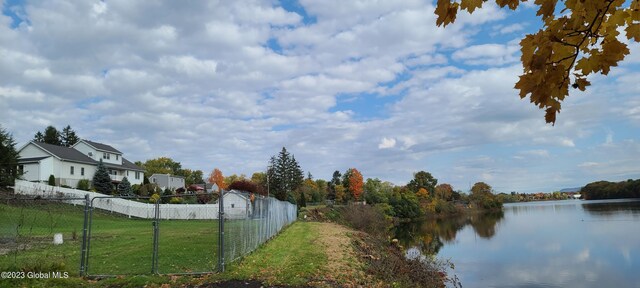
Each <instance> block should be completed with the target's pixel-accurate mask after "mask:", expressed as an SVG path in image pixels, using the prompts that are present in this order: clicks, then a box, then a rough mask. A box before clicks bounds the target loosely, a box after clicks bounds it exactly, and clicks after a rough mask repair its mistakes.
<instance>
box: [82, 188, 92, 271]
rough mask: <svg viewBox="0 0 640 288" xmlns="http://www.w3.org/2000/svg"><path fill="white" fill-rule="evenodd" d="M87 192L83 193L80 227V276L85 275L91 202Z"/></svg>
mask: <svg viewBox="0 0 640 288" xmlns="http://www.w3.org/2000/svg"><path fill="white" fill-rule="evenodd" d="M90 201H91V200H90V199H89V194H84V222H83V228H82V248H81V253H80V276H85V273H86V263H87V262H86V261H87V260H86V259H87V258H88V257H89V255H87V236H88V235H87V232H88V228H89V205H90V204H91V202H90Z"/></svg>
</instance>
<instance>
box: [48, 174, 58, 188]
mask: <svg viewBox="0 0 640 288" xmlns="http://www.w3.org/2000/svg"><path fill="white" fill-rule="evenodd" d="M47 184H49V186H56V176H53V175H49V181H48V182H47Z"/></svg>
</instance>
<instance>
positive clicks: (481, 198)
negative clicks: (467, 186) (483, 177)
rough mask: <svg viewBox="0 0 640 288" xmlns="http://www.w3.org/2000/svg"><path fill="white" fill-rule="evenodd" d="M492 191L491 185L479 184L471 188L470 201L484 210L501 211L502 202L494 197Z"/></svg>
mask: <svg viewBox="0 0 640 288" xmlns="http://www.w3.org/2000/svg"><path fill="white" fill-rule="evenodd" d="M492 191H493V189H492V188H491V186H489V184H487V183H484V182H477V183H475V184H473V186H472V187H471V195H469V199H470V200H471V201H472V202H474V203H475V204H476V205H477V206H478V207H479V208H482V209H487V210H493V209H501V208H502V201H500V199H499V198H498V197H496V196H495V195H493V193H492Z"/></svg>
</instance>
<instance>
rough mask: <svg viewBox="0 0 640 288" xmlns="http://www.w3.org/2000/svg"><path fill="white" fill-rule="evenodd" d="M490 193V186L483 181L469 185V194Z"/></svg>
mask: <svg viewBox="0 0 640 288" xmlns="http://www.w3.org/2000/svg"><path fill="white" fill-rule="evenodd" d="M486 194H491V186H489V184H487V183H484V182H477V183H475V184H473V186H471V195H486Z"/></svg>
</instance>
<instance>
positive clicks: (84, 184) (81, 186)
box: [76, 179, 91, 191]
mask: <svg viewBox="0 0 640 288" xmlns="http://www.w3.org/2000/svg"><path fill="white" fill-rule="evenodd" d="M89 188H91V182H89V179H82V180H80V181H78V185H76V189H78V190H83V191H89Z"/></svg>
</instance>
